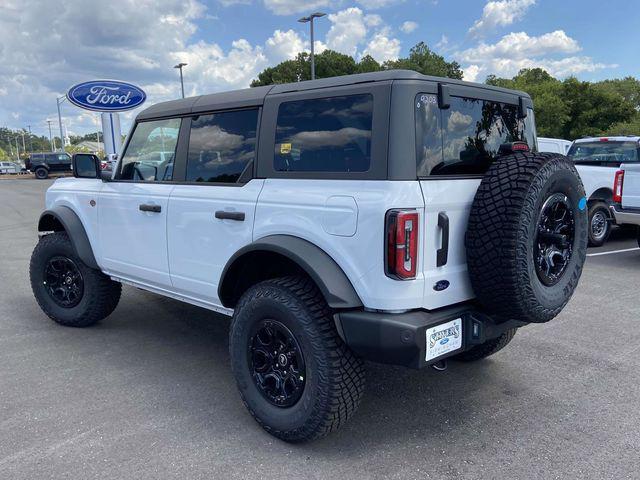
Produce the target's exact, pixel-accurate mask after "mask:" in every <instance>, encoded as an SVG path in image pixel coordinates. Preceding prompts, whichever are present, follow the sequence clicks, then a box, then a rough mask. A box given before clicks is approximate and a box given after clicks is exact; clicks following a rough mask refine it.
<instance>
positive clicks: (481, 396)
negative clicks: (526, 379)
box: [97, 288, 526, 456]
mask: <svg viewBox="0 0 640 480" xmlns="http://www.w3.org/2000/svg"><path fill="white" fill-rule="evenodd" d="M132 292H136V293H135V297H138V296H140V297H141V298H140V302H138V301H137V300H138V298H136V299H135V300H134V301H127V300H125V301H123V302H122V303H121V305H120V306H119V307H118V309H117V310H116V312H115V313H114V315H113V316H112V318H109V319H107V320H105V321H103V322H102V325H101V326H99V327H97V328H98V329H100V330H103V329H106V331H108V332H109V333H110V334H111V335H114V336H117V337H118V339H119V340H118V342H122V341H124V342H125V344H129V346H130V347H131V346H133V345H135V350H132V349H131V348H125V350H126V351H127V352H126V354H125V353H124V351H123V352H122V353H123V354H125V355H127V356H128V358H127V360H126V362H127V363H129V364H135V365H137V367H138V368H145V369H147V371H146V372H145V373H144V374H142V373H141V375H142V376H151V377H154V376H155V375H158V374H159V372H162V374H164V375H172V374H175V375H176V378H170V377H169V378H166V379H164V380H162V386H161V387H160V388H164V386H166V385H173V384H176V383H179V384H180V385H181V386H182V388H185V389H188V390H192V395H191V396H190V397H189V398H186V397H185V398H181V399H180V401H181V402H182V403H183V404H184V405H183V408H184V409H185V411H189V410H190V409H194V410H196V411H198V410H199V411H203V409H204V411H206V410H207V409H209V414H210V419H209V422H207V423H209V425H210V427H211V429H212V430H211V431H210V432H209V433H210V434H211V435H218V434H219V433H220V425H219V424H217V423H216V418H218V419H219V420H221V419H220V417H219V415H220V414H221V412H223V411H226V412H227V414H228V415H233V416H234V417H232V418H226V419H225V422H228V423H230V424H232V425H235V426H236V428H237V429H244V430H245V431H244V432H243V433H242V436H247V437H251V438H252V441H255V442H257V444H260V443H262V442H264V443H273V442H274V439H273V438H272V437H271V436H269V435H268V434H266V433H265V432H263V431H262V429H261V428H260V427H258V425H257V424H256V423H254V422H253V420H252V419H251V417H250V416H249V414H248V413H247V412H246V411H245V409H244V407H243V405H242V402H241V400H240V396H239V394H238V392H237V390H236V386H235V381H234V379H233V375H232V373H231V369H230V364H229V358H228V333H229V324H230V320H229V319H228V318H227V317H225V316H222V315H217V314H215V313H212V312H209V311H207V310H204V309H201V308H198V307H194V306H190V305H186V304H184V303H181V302H178V301H174V300H171V299H168V298H163V297H158V296H155V295H152V294H148V293H146V292H137V291H136V290H134V289H131V288H127V289H125V291H124V292H123V293H124V295H123V297H124V298H123V300H124V299H130V298H131V293H132ZM143 302H144V303H143ZM142 304H144V307H142V306H141V305H142ZM141 308H143V309H144V310H145V313H141V312H140V309H141ZM104 333H106V332H104ZM514 343H515V341H514ZM143 359H146V361H145V360H143ZM176 365H181V366H182V368H176ZM366 367H367V377H366V381H367V387H366V391H365V395H364V398H363V402H362V405H361V407H360V409H359V410H358V411H357V412H356V414H355V415H354V417H353V418H352V419H351V420H350V421H349V422H348V423H347V424H346V425H345V426H344V427H343V428H342V429H341V430H339V431H338V432H335V433H333V434H331V435H330V436H329V437H328V438H326V439H322V440H320V441H317V442H312V443H308V444H302V445H296V446H292V445H289V444H285V443H283V442H278V441H277V440H275V442H276V443H278V444H281V447H282V448H285V449H291V448H294V449H299V450H301V451H306V452H315V453H319V452H322V453H323V454H324V455H329V456H331V455H334V454H335V455H339V456H344V455H348V454H349V452H351V453H354V452H359V451H365V450H369V449H371V448H374V447H375V446H376V445H379V446H380V448H384V446H385V445H387V444H390V443H396V442H398V441H403V439H407V438H411V439H413V442H416V441H417V442H418V443H419V444H424V445H426V444H429V443H430V442H433V441H434V440H437V439H442V438H443V437H444V436H446V438H448V439H449V440H452V441H453V439H454V438H457V437H464V436H467V435H468V434H469V431H470V430H473V429H474V428H478V426H477V423H478V421H480V422H482V421H483V419H484V416H485V415H489V416H491V415H492V414H493V413H492V412H493V409H494V408H499V407H498V405H496V404H497V403H500V402H504V401H511V400H512V399H513V397H514V396H516V395H517V394H518V392H520V391H522V390H524V389H526V388H525V387H524V386H523V385H522V384H521V382H520V381H519V380H518V378H517V376H516V375H514V372H512V371H511V370H512V369H511V368H510V365H509V363H508V362H502V361H500V354H498V355H496V357H495V359H487V360H484V361H480V362H477V363H460V362H449V368H448V370H447V371H445V372H436V371H435V370H433V369H431V368H426V369H423V370H420V371H416V370H409V369H406V368H403V367H395V366H389V365H380V364H375V363H367V365H366ZM189 385H192V387H189ZM196 386H197V388H196ZM193 390H197V392H198V393H197V394H196V395H194V392H193ZM158 393H159V394H161V395H166V394H167V393H169V392H162V393H160V392H158ZM200 402H203V403H202V404H201V403H200ZM212 405H215V408H212V407H211V406H212ZM192 411H193V410H192ZM223 423H224V422H223ZM356 439H357V440H356Z"/></svg>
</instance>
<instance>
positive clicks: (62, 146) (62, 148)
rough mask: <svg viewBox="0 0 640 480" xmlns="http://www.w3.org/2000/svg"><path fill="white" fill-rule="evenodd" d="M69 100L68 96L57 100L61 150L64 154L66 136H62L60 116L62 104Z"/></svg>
mask: <svg viewBox="0 0 640 480" xmlns="http://www.w3.org/2000/svg"><path fill="white" fill-rule="evenodd" d="M66 99H67V96H66V95H63V96H61V97H58V98H56V105H57V106H58V127H59V128H60V149H61V150H62V151H63V152H64V136H63V135H62V116H61V115H60V104H61V103H62V102H64V101H65V100H66Z"/></svg>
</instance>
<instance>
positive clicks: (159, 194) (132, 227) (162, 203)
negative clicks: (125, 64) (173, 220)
mask: <svg viewBox="0 0 640 480" xmlns="http://www.w3.org/2000/svg"><path fill="white" fill-rule="evenodd" d="M180 125H181V119H179V118H170V119H164V120H153V121H146V122H140V123H138V124H137V125H136V128H135V130H134V132H133V134H132V136H131V139H130V140H129V143H128V145H127V147H126V150H125V152H124V154H123V157H122V161H121V162H120V168H119V171H118V172H117V176H116V180H113V181H109V182H106V183H105V184H104V186H103V188H102V191H101V192H100V197H99V199H98V220H99V222H98V223H99V226H98V228H99V236H98V237H99V257H100V260H99V263H100V265H101V266H102V267H103V269H104V270H105V271H106V272H107V273H110V274H112V275H115V276H117V277H121V278H124V279H128V280H132V281H135V282H138V283H143V284H145V285H149V286H154V287H160V288H163V289H167V288H170V287H171V279H170V277H169V262H168V258H167V211H168V205H169V195H170V194H171V191H172V190H173V188H174V187H175V185H174V184H173V183H171V181H172V180H173V178H172V172H173V164H174V157H175V152H176V150H177V146H178V138H179V129H180ZM167 151H169V152H173V153H172V154H171V155H168V156H165V155H164V154H162V155H161V153H162V152H167Z"/></svg>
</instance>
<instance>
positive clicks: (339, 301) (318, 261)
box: [218, 235, 362, 309]
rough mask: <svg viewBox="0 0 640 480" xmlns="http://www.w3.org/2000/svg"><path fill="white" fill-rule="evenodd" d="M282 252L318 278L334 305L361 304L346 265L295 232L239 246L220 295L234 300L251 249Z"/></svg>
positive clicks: (226, 301)
mask: <svg viewBox="0 0 640 480" xmlns="http://www.w3.org/2000/svg"><path fill="white" fill-rule="evenodd" d="M259 251H263V252H272V253H277V254H280V255H282V256H284V257H286V258H288V259H289V260H291V261H293V262H294V263H295V264H297V265H298V266H299V267H300V268H301V269H302V270H303V271H304V272H306V273H307V275H309V277H310V278H311V279H312V280H313V281H314V282H315V284H316V285H317V286H318V288H319V289H320V291H321V293H322V295H323V296H324V298H325V300H326V301H327V304H328V305H329V306H330V307H331V308H341V309H345V308H359V307H362V301H361V300H360V297H359V296H358V294H357V293H356V290H355V289H354V288H353V285H352V284H351V281H350V280H349V278H347V276H346V274H345V273H344V272H343V271H342V268H340V266H339V265H338V264H337V263H336V262H335V260H333V258H331V257H330V256H329V255H328V254H327V253H326V252H325V251H324V250H322V249H321V248H319V247H317V246H316V245H314V244H313V243H311V242H308V241H307V240H303V239H302V238H299V237H294V236H291V235H269V236H267V237H263V238H261V239H259V240H256V241H255V242H252V243H250V244H249V245H246V246H244V247H243V248H241V249H240V250H238V251H237V252H236V253H235V254H234V255H233V256H232V257H231V258H230V259H229V261H228V262H227V264H226V265H225V267H224V270H223V271H222V275H221V276H220V283H219V284H218V297H219V298H220V300H221V301H222V304H223V305H224V306H225V307H227V306H229V305H231V304H232V303H233V300H232V299H233V295H234V291H233V289H234V287H235V280H234V277H235V275H237V274H238V269H239V268H240V267H241V265H242V263H243V262H242V258H243V257H244V256H245V255H247V254H249V253H251V252H259Z"/></svg>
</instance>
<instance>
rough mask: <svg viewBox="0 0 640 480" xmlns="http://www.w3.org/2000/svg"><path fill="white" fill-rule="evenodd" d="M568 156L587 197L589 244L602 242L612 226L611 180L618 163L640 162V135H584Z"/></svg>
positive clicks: (613, 220) (613, 217)
mask: <svg viewBox="0 0 640 480" xmlns="http://www.w3.org/2000/svg"><path fill="white" fill-rule="evenodd" d="M567 155H568V157H569V158H570V159H571V160H573V162H574V163H575V165H576V169H577V170H578V173H579V174H580V178H581V179H582V183H583V185H584V189H585V192H586V196H587V205H588V209H589V211H588V215H589V245H591V246H592V247H600V246H602V245H604V243H605V242H606V241H607V238H609V235H610V234H611V230H612V227H613V225H616V224H617V225H620V224H621V222H619V221H618V219H617V218H616V217H615V216H614V215H613V213H612V210H611V208H612V206H613V203H614V201H613V182H614V177H615V174H616V172H617V171H618V168H620V165H621V164H623V163H626V164H628V165H633V164H637V163H640V137H637V136H636V137H632V136H617V137H585V138H580V139H578V140H576V141H575V142H573V144H572V145H571V148H570V149H569V152H568V153H567Z"/></svg>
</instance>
